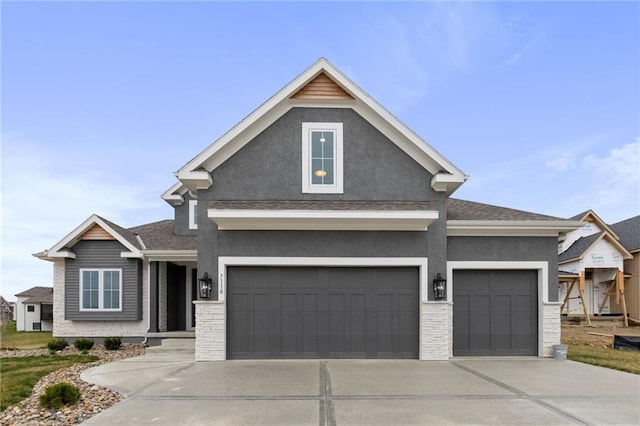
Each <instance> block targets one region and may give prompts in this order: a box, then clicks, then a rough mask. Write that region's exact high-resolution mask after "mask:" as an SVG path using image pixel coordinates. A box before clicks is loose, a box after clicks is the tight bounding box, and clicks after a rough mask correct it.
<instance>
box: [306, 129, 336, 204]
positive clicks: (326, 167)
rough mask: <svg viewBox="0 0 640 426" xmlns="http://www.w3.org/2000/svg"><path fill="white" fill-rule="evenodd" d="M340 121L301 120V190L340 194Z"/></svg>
mask: <svg viewBox="0 0 640 426" xmlns="http://www.w3.org/2000/svg"><path fill="white" fill-rule="evenodd" d="M342 158H343V157H342V123H302V192H304V193H324V194H342V192H343V175H342V170H343V164H342Z"/></svg>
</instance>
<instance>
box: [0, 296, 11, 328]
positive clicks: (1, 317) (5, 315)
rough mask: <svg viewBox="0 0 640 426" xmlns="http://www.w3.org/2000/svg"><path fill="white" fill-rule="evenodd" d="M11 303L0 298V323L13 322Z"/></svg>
mask: <svg viewBox="0 0 640 426" xmlns="http://www.w3.org/2000/svg"><path fill="white" fill-rule="evenodd" d="M13 315H14V314H13V303H11V302H8V301H7V300H5V298H4V297H2V296H0V321H1V322H7V321H11V320H13Z"/></svg>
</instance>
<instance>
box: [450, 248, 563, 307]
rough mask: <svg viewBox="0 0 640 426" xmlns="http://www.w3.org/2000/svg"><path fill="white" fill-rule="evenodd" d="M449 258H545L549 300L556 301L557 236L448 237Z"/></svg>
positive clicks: (460, 259) (468, 259)
mask: <svg viewBox="0 0 640 426" xmlns="http://www.w3.org/2000/svg"><path fill="white" fill-rule="evenodd" d="M447 257H448V259H447V260H448V261H485V262H489V261H544V262H547V264H548V266H549V270H548V278H549V280H548V282H549V286H548V292H549V301H550V302H556V301H558V239H557V238H555V237H448V238H447Z"/></svg>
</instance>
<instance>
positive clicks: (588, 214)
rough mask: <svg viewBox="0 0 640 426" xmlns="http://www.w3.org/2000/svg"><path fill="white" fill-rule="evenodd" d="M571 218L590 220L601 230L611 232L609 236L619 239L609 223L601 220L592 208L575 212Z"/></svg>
mask: <svg viewBox="0 0 640 426" xmlns="http://www.w3.org/2000/svg"><path fill="white" fill-rule="evenodd" d="M570 219H573V220H581V221H583V222H592V223H595V224H596V225H598V227H599V228H600V229H602V230H603V231H607V232H609V233H610V234H611V236H612V237H613V238H615V239H616V240H618V239H620V237H619V236H618V234H616V233H615V232H614V231H613V230H612V229H611V228H610V227H609V225H607V223H606V222H605V221H604V220H602V218H601V217H600V216H598V215H597V214H596V212H594V211H593V210H587V211H586V212H582V213H580V214H577V215H575V216H573V217H572V218H570Z"/></svg>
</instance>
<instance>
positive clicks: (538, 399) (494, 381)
mask: <svg viewBox="0 0 640 426" xmlns="http://www.w3.org/2000/svg"><path fill="white" fill-rule="evenodd" d="M451 365H454V366H456V367H458V368H459V369H461V370H464V371H466V372H467V373H470V374H473V375H474V376H476V377H479V378H481V379H483V380H486V381H488V382H489V383H492V384H494V385H496V386H499V387H501V388H503V389H505V390H507V391H509V392H511V393H513V394H515V395H517V396H518V397H520V398H522V399H526V400H529V401H531V402H533V403H535V404H538V405H540V406H542V407H544V408H546V409H548V410H551V411H553V412H554V413H557V414H559V415H561V416H563V417H566V418H567V419H569V420H572V421H574V422H578V423H580V424H584V425H588V426H595V424H593V423H590V422H588V421H586V420H584V419H581V418H580V417H578V416H575V415H573V414H571V413H569V412H567V411H564V410H561V409H560V408H557V407H555V406H553V405H552V404H549V403H548V402H546V401H543V400H542V399H541V397H540V396H539V395H530V394H528V393H526V392H524V391H523V390H521V389H518V388H516V387H513V386H511V385H508V384H506V383H504V382H501V381H500V380H497V379H494V378H493V377H491V376H488V375H486V374H483V373H481V372H479V371H477V370H474V369H473V368H471V367H467V366H466V365H463V364H461V363H459V362H457V361H451Z"/></svg>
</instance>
